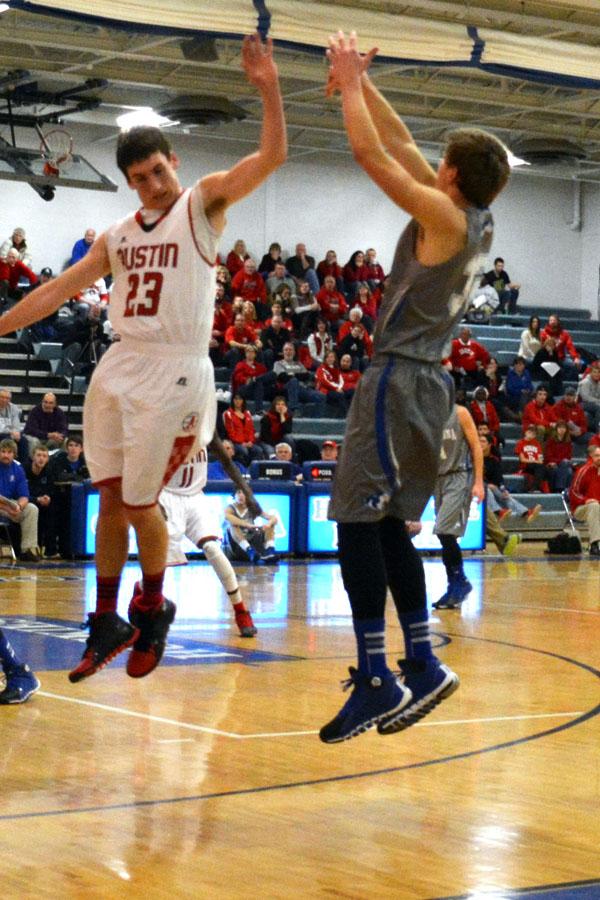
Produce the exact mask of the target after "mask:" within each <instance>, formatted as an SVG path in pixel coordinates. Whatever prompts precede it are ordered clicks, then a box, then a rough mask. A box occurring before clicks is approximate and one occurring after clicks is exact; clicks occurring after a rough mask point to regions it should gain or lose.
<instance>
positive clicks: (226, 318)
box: [212, 303, 232, 338]
mask: <svg viewBox="0 0 600 900" xmlns="http://www.w3.org/2000/svg"><path fill="white" fill-rule="evenodd" d="M231 317H232V308H231V303H221V305H220V306H215V312H214V315H213V334H212V336H213V337H215V338H223V337H225V332H226V331H227V329H228V328H229V326H230V325H231ZM215 332H217V334H215Z"/></svg>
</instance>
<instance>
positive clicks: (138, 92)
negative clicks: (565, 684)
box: [0, 0, 600, 182]
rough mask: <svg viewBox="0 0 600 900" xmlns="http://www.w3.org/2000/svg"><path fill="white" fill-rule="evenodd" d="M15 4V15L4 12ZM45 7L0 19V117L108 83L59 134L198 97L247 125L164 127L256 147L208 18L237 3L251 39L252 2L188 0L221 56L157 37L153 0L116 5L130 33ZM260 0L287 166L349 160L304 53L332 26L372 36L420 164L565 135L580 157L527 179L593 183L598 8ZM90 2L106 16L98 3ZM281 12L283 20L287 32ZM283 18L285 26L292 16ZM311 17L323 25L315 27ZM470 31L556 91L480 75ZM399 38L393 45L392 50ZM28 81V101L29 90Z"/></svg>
mask: <svg viewBox="0 0 600 900" xmlns="http://www.w3.org/2000/svg"><path fill="white" fill-rule="evenodd" d="M185 2H187V0H185ZM185 2H184V0H180V2H179V3H174V4H173V6H174V7H177V6H178V7H180V8H181V7H182V5H183V6H185ZM16 3H18V8H14V7H15V4H16ZM46 5H47V3H46V2H45V0H41V2H40V3H38V4H29V3H26V2H19V0H14V2H13V5H12V6H11V8H10V9H9V10H8V11H5V12H3V13H2V14H1V15H0V95H3V96H4V97H5V99H4V103H2V102H1V101H0V110H2V111H3V112H4V113H5V112H6V104H7V101H6V97H7V96H10V97H11V98H12V105H13V110H14V111H15V112H17V113H19V114H30V113H31V114H35V115H38V116H39V115H42V116H43V115H46V114H48V115H51V114H52V113H55V112H57V111H59V110H60V109H63V108H64V107H65V106H68V105H69V101H68V100H67V99H64V102H54V103H53V102H52V100H53V99H54V100H58V98H56V97H53V96H52V95H56V93H57V92H61V91H65V90H69V89H72V88H74V87H78V86H80V85H82V83H83V82H85V81H86V80H87V79H101V80H102V81H105V82H107V83H106V85H105V86H103V87H101V88H93V87H92V88H90V89H88V90H84V91H83V92H81V93H76V94H74V95H73V96H74V97H76V98H77V99H79V100H85V99H86V98H95V99H96V100H98V101H99V103H98V105H95V104H93V103H92V104H91V106H92V107H95V108H89V109H87V110H83V111H79V112H77V113H76V114H73V115H67V116H66V117H65V118H64V124H65V126H67V127H69V126H70V125H71V126H72V127H73V130H74V132H75V134H76V133H77V126H76V125H74V124H73V123H78V122H83V123H86V125H87V126H88V127H90V128H91V134H92V137H93V139H94V140H99V141H103V140H111V139H112V138H113V137H114V136H115V135H116V133H117V126H116V125H115V117H116V116H117V115H119V114H121V113H122V112H123V111H126V110H125V108H127V107H135V106H150V107H153V108H155V109H160V108H162V107H164V106H165V105H166V104H168V103H169V102H171V101H173V100H175V99H177V98H178V97H181V96H182V95H186V96H188V97H189V96H190V95H192V96H198V95H202V96H210V97H215V96H218V97H226V98H227V99H228V100H229V101H231V102H233V103H235V104H237V105H239V106H240V107H242V109H243V110H244V111H245V113H246V118H245V120H244V121H241V122H239V121H237V122H236V121H234V122H229V123H226V124H223V123H221V124H210V125H202V126H199V125H193V124H192V125H185V126H175V127H174V130H175V131H185V132H186V133H192V134H196V133H197V134H199V135H201V136H202V138H203V140H207V139H209V140H214V141H218V142H219V143H220V144H221V146H223V145H225V146H227V145H230V146H231V148H232V151H233V152H236V153H237V152H239V151H240V149H241V150H244V149H245V148H247V147H249V146H251V145H253V144H255V143H256V140H257V137H258V133H259V123H260V118H259V117H260V104H259V103H258V102H257V100H256V95H255V92H254V89H253V88H252V87H251V86H249V85H248V84H247V82H246V81H245V79H244V76H243V73H242V72H241V69H240V41H239V37H238V36H237V35H236V34H235V33H232V28H231V27H230V22H229V20H228V22H227V27H223V26H221V29H218V26H217V25H216V22H217V20H219V21H221V20H220V19H219V16H218V15H217V13H219V11H220V12H222V13H224V12H225V11H226V10H227V9H228V10H229V12H231V13H235V8H236V6H238V7H240V9H241V8H242V7H243V8H244V9H243V13H244V15H240V16H239V20H240V21H241V25H240V26H239V30H241V31H242V32H243V31H250V30H252V28H251V27H247V25H248V23H250V22H254V23H255V22H256V11H255V9H254V5H260V4H252V3H247V2H246V3H242V2H241V3H238V4H236V3H233V2H231V3H227V0H213V3H210V2H208V3H200V2H194V3H193V4H190V9H192V7H193V8H194V10H196V11H198V15H199V16H200V18H201V17H202V14H203V13H204V18H207V16H209V14H210V13H211V12H212V13H213V14H214V15H213V16H212V18H211V21H212V23H213V25H212V28H211V29H210V30H212V31H213V32H217V31H218V32H219V33H220V34H221V36H220V37H217V38H216V40H215V48H216V52H217V55H218V58H217V59H216V60H214V61H210V62H206V61H198V60H195V59H193V58H188V57H189V56H190V54H192V55H194V54H197V52H200V53H202V52H203V49H202V48H196V47H194V46H193V39H192V45H190V43H189V41H190V39H191V38H190V33H185V32H183V31H180V32H179V33H177V32H173V33H165V31H163V30H161V29H160V28H159V29H157V28H156V27H154V28H153V26H152V22H153V19H152V18H151V16H150V13H149V12H148V13H145V12H144V11H145V10H150V9H151V8H152V7H153V6H154V7H155V9H159V7H161V8H162V10H163V11H164V10H166V9H170V6H169V5H164V4H158V5H157V4H156V2H155V0H148V2H146V3H144V4H140V3H129V4H128V3H121V6H120V9H121V10H126V9H128V8H129V7H131V8H132V9H135V12H136V15H138V16H142V17H143V16H144V15H145V14H146V15H147V19H146V21H147V22H148V25H144V24H140V23H139V22H138V23H137V24H135V26H132V27H134V28H135V30H132V29H131V28H128V29H126V30H125V29H123V28H120V27H118V24H117V23H116V22H114V21H112V20H111V19H110V18H105V19H98V18H95V19H92V18H85V17H84V18H78V17H77V16H74V17H61V16H58V15H54V14H51V11H50V10H48V9H44V7H45V6H46ZM114 5H115V4H114V3H112V6H114ZM266 5H267V7H269V9H270V11H271V13H272V18H271V24H270V33H271V34H272V36H273V37H274V39H275V41H276V44H277V49H276V57H277V62H278V64H279V69H280V74H281V82H282V89H283V95H284V99H285V107H286V116H287V121H288V124H289V138H290V157H291V158H292V159H294V158H296V159H298V158H300V157H307V158H313V159H315V158H316V159H319V158H324V157H327V158H330V157H333V158H335V157H336V156H337V157H339V156H340V155H343V154H347V153H348V147H347V141H346V138H345V135H344V132H343V128H342V120H341V115H340V109H339V101H337V100H328V99H326V98H325V96H324V93H323V84H324V79H325V74H326V68H325V64H324V58H323V56H322V54H321V53H319V52H316V51H315V46H317V45H322V42H321V37H322V35H325V34H326V33H327V29H328V28H329V29H330V30H333V29H334V28H335V27H336V24H337V26H339V27H343V28H346V29H347V30H349V29H350V28H351V27H353V26H355V24H356V27H357V28H359V29H360V30H359V37H360V36H361V35H363V34H365V33H366V34H367V38H366V39H365V41H364V42H362V44H361V48H362V49H368V47H369V46H371V41H370V39H369V38H370V34H371V35H375V36H377V35H379V36H380V40H381V42H382V43H383V44H384V45H385V47H386V52H385V59H383V60H382V61H380V62H377V63H376V64H375V65H374V66H373V70H372V71H373V77H374V80H375V81H376V83H377V85H378V86H379V87H380V88H381V89H382V90H383V91H384V93H385V94H386V96H387V97H388V98H389V99H390V101H391V102H392V103H393V105H394V107H395V108H396V110H397V111H398V112H399V113H400V114H401V115H402V116H403V117H404V118H405V120H406V121H407V123H408V124H409V126H410V127H411V128H412V130H413V133H414V134H415V137H416V139H417V140H418V141H419V142H420V143H421V144H422V145H424V146H425V147H426V149H427V151H428V153H429V155H430V156H431V158H435V157H436V155H437V154H438V152H439V148H440V146H441V145H442V143H443V140H444V134H445V133H446V132H447V131H448V130H450V129H452V128H454V127H456V126H459V125H479V126H482V127H487V128H490V129H491V130H493V131H494V132H495V133H497V134H498V135H499V136H500V137H501V138H502V139H504V140H505V141H506V142H507V144H508V145H509V146H510V147H513V146H516V145H517V144H518V142H519V141H522V140H523V139H524V138H538V139H542V140H543V141H545V142H549V141H554V140H557V139H565V138H568V139H571V140H573V141H575V142H577V144H579V145H580V146H581V148H582V150H583V151H584V153H585V159H580V160H576V159H569V160H567V161H562V162H554V163H552V164H550V165H544V166H541V165H536V166H534V167H531V168H528V172H532V173H533V174H543V175H546V176H551V177H561V178H572V177H575V178H578V179H581V180H586V181H598V182H600V0H572V2H566V0H531V2H530V0H524V2H522V0H473V2H470V0H420V2H406V0H396V2H385V0H329V2H326V3H322V4H318V3H315V2H312V3H301V2H295V0H294V2H292V0H273V2H269V0H266ZM50 6H51V7H52V8H53V11H54V12H56V11H57V8H59V7H63V8H64V7H71V12H72V8H73V7H77V6H79V7H81V8H82V9H85V10H86V11H87V12H89V11H90V9H91V8H92V6H91V4H89V2H87V3H85V4H77V3H66V4H61V3H60V2H59V3H52V4H50ZM107 6H108V7H111V0H107ZM99 8H100V9H102V10H103V9H104V4H99ZM140 10H141V12H140ZM288 10H289V11H290V19H289V21H287V23H286V24H285V27H284V24H283V23H284V21H285V13H286V11H288ZM292 12H293V13H294V14H295V22H292V21H291V13H292ZM311 13H314V16H312V15H311ZM299 14H300V18H298V15H299ZM302 14H304V15H305V18H306V29H305V30H306V32H307V33H309V36H308V37H307V38H306V40H303V37H302ZM317 14H319V15H320V16H321V19H322V21H321V19H320V20H319V21H318V23H315V17H316V16H317ZM96 15H100V13H96ZM123 15H124V16H125V13H124V14H123ZM125 17H126V16H125ZM390 17H392V18H390ZM155 21H158V20H155ZM161 21H164V17H163V19H162V20H161ZM391 21H393V22H394V25H395V26H400V28H401V29H402V36H403V40H404V43H405V47H404V50H403V52H402V53H400V54H393V53H392V52H391V51H390V47H391V46H395V45H394V44H393V42H392V37H393V35H392V36H390V31H389V24H390V22H391ZM192 24H194V23H193V22H192V21H190V25H192ZM195 24H196V26H197V23H195ZM317 25H318V29H317ZM404 26H406V27H404ZM467 26H473V27H474V28H476V29H477V34H478V35H479V36H480V37H481V38H482V39H483V40H485V41H486V42H487V43H489V46H490V47H491V46H493V45H494V41H496V44H497V46H498V47H500V44H502V45H503V46H502V47H500V51H499V56H498V60H499V62H500V63H501V62H502V60H503V57H502V52H505V53H506V54H508V56H507V57H506V58H507V59H509V60H510V61H513V62H514V60H515V59H516V60H517V61H518V60H519V58H521V59H526V58H527V57H529V58H531V59H534V58H535V60H536V63H535V67H536V68H538V67H539V68H542V67H543V68H544V69H546V70H547V72H548V71H550V72H552V69H553V68H554V73H555V74H556V77H555V78H552V75H551V76H550V78H549V79H548V81H550V82H551V81H552V80H553V81H554V83H548V81H546V82H545V81H536V80H534V78H535V77H536V76H535V74H532V73H528V72H527V71H526V70H524V69H523V68H522V67H519V66H518V65H512V66H511V65H497V66H493V65H491V66H489V67H488V68H487V69H486V68H478V67H473V66H470V65H468V60H469V56H470V53H471V50H472V42H471V41H470V40H469V39H467ZM294 28H296V32H294ZM319 29H320V30H319ZM323 29H325V30H323ZM369 32H370V34H369ZM446 33H447V34H448V35H450V36H451V37H452V40H453V41H454V44H453V45H452V46H451V47H450V49H447V51H446V56H445V57H444V51H443V48H442V49H441V50H440V53H439V54H437V55H436V54H433V51H432V54H433V55H435V56H436V59H437V60H438V61H439V60H441V59H443V60H444V62H443V64H442V63H440V64H436V59H433V60H431V59H430V60H424V58H423V57H424V55H426V54H424V53H423V47H422V46H421V48H420V49H418V47H417V45H418V44H419V42H420V43H421V44H423V43H424V41H423V40H420V41H419V39H422V38H423V37H424V36H425V38H428V35H430V34H431V35H432V41H433V38H434V37H436V39H438V38H439V37H440V35H442V36H443V35H445V34H446ZM471 33H472V32H471ZM317 34H318V37H319V40H318V41H317V40H316V36H317ZM290 36H291V37H293V38H294V39H293V40H290ZM411 41H412V42H413V44H414V46H415V48H417V49H415V52H414V57H415V59H412V60H410V59H409V57H412V56H413V54H411V53H408V52H407V51H406V45H410V44H411ZM401 42H402V41H401V39H399V44H398V46H399V45H400V43H401ZM461 42H462V44H464V47H463V51H464V52H463V54H462V55H461V56H460V58H459V64H456V65H454V64H453V65H448V61H450V60H452V59H455V58H456V49H455V48H456V47H459V46H461ZM451 43H452V42H451ZM442 44H443V41H442V43H441V44H440V47H442ZM303 45H304V46H303ZM428 46H429V45H428ZM431 46H433V44H432V45H431ZM507 48H508V49H507ZM511 54H512V56H511ZM393 55H395V56H396V57H398V56H401V57H402V58H392V56H393ZM460 59H462V60H463V61H464V63H465V64H464V65H463V64H461V63H460ZM484 59H485V56H484ZM407 60H408V61H407ZM540 60H541V61H542V62H541V63H540ZM565 60H566V61H567V62H566V68H565V63H564V61H565ZM492 62H494V60H492ZM571 63H572V67H571V68H570V66H571ZM561 66H562V68H561ZM17 71H21V72H23V71H25V72H27V73H28V75H21V77H20V78H18V77H17V76H16V75H14V74H13V75H11V74H9V73H15V72H17ZM523 75H525V76H526V77H523ZM571 75H574V76H575V77H570V76H571ZM578 79H579V80H578ZM584 79H589V80H588V81H584ZM32 85H35V89H36V90H37V92H38V93H37V94H33V95H28V93H27V92H28V91H31V87H32ZM31 97H33V99H31ZM40 98H41V99H40ZM71 102H72V101H71ZM23 134H24V130H20V131H19V142H20V143H23V144H24V145H25V146H34V145H35V144H36V143H37V140H36V138H35V134H34V132H33V131H32V132H31V138H32V139H31V141H29V142H27V143H26V139H25V140H24V139H23ZM0 135H2V136H3V137H4V138H5V139H9V138H10V134H9V129H8V126H7V125H6V124H0Z"/></svg>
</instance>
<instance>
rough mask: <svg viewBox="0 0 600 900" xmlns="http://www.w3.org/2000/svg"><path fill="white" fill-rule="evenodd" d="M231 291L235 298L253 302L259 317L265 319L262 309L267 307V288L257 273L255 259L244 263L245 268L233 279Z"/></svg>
mask: <svg viewBox="0 0 600 900" xmlns="http://www.w3.org/2000/svg"><path fill="white" fill-rule="evenodd" d="M231 290H232V291H233V294H234V296H236V297H241V298H242V300H251V301H252V303H254V304H255V306H256V307H257V310H256V311H257V313H258V317H259V319H260V318H264V316H263V315H262V312H263V310H261V309H260V307H261V306H262V307H265V306H266V305H267V288H266V285H265V283H264V281H263V280H262V278H261V276H260V275H259V273H258V272H257V271H256V263H255V262H254V260H253V259H250V257H248V259H247V260H246V261H245V262H244V265H243V267H242V268H241V269H240V270H239V272H238V273H237V274H236V275H234V276H233V278H232V279H231Z"/></svg>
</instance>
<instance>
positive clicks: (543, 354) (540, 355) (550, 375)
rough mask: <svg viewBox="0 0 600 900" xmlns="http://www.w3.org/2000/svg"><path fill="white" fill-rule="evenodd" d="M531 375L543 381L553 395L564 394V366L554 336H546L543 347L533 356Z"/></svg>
mask: <svg viewBox="0 0 600 900" xmlns="http://www.w3.org/2000/svg"><path fill="white" fill-rule="evenodd" d="M531 375H532V377H533V378H535V379H539V380H540V381H541V382H543V384H544V385H545V386H546V389H547V391H548V393H549V394H550V396H551V397H556V396H557V395H559V394H562V392H563V378H564V367H563V363H562V362H561V359H560V357H559V355H558V350H557V349H556V341H555V339H554V338H553V337H546V338H545V339H544V343H543V345H542V348H541V349H540V350H538V352H537V353H536V354H535V356H534V357H533V361H532V363H531Z"/></svg>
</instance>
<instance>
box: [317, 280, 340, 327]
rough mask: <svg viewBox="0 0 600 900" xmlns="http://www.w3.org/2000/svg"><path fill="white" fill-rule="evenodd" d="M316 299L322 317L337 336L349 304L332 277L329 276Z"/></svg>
mask: <svg viewBox="0 0 600 900" xmlns="http://www.w3.org/2000/svg"><path fill="white" fill-rule="evenodd" d="M315 299H316V301H317V303H318V304H319V306H320V307H321V315H322V317H323V318H324V319H325V321H326V322H327V323H328V324H329V327H330V329H331V331H332V332H333V333H334V334H336V333H337V331H338V329H339V327H340V324H341V321H342V319H343V318H344V317H345V315H346V313H347V312H348V304H347V303H346V300H345V298H344V295H343V294H341V293H340V292H339V291H338V290H337V288H336V286H335V279H334V278H333V276H332V275H327V276H326V278H325V282H324V284H323V287H322V288H321V289H320V290H319V291H318V293H317V294H316V295H315Z"/></svg>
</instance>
